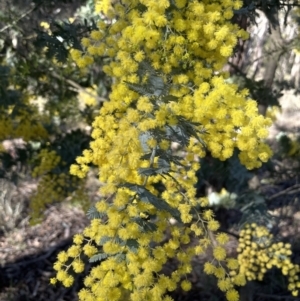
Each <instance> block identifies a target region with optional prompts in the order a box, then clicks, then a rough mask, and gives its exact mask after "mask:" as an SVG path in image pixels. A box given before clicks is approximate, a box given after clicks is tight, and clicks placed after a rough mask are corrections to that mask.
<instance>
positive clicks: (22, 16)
mask: <svg viewBox="0 0 300 301" xmlns="http://www.w3.org/2000/svg"><path fill="white" fill-rule="evenodd" d="M43 2H44V1H41V2H40V3H39V4H37V5H35V6H33V7H32V8H30V9H29V10H27V11H26V12H24V13H23V14H21V16H20V17H18V18H17V19H16V20H14V21H13V22H11V23H10V24H7V25H6V26H4V27H2V28H1V29H0V33H1V32H3V31H5V30H6V29H8V28H10V27H12V26H14V25H16V24H17V23H18V22H19V21H20V20H21V19H23V18H25V17H26V16H27V15H29V14H31V13H32V12H33V11H34V10H36V9H37V8H38V7H39V6H40V5H42V3H43Z"/></svg>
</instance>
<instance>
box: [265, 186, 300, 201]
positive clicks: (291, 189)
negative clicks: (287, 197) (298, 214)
mask: <svg viewBox="0 0 300 301" xmlns="http://www.w3.org/2000/svg"><path fill="white" fill-rule="evenodd" d="M299 191H300V184H295V185H293V186H291V187H289V188H287V189H284V190H282V191H280V192H278V193H275V194H273V195H272V196H270V197H269V198H268V200H269V201H270V200H273V199H275V198H277V197H279V196H281V195H284V194H295V193H296V192H299Z"/></svg>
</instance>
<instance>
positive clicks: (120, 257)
mask: <svg viewBox="0 0 300 301" xmlns="http://www.w3.org/2000/svg"><path fill="white" fill-rule="evenodd" d="M114 257H115V258H116V260H117V262H122V261H124V260H125V259H126V255H125V254H123V253H118V254H116V255H115V256H114Z"/></svg>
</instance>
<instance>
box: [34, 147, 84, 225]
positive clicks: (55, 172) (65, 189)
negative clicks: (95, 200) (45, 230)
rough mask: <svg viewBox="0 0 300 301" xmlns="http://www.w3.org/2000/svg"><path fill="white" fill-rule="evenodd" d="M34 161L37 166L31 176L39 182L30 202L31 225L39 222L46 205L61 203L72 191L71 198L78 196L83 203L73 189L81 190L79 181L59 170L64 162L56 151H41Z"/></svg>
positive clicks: (82, 196) (77, 192) (79, 192)
mask: <svg viewBox="0 0 300 301" xmlns="http://www.w3.org/2000/svg"><path fill="white" fill-rule="evenodd" d="M36 159H37V162H38V165H37V166H36V167H35V168H34V169H33V172H32V176H33V177H34V178H38V180H39V182H38V187H37V190H36V192H35V193H34V195H33V196H32V198H31V200H30V209H31V224H35V223H37V222H39V221H40V220H41V216H42V213H43V211H44V209H45V208H46V206H47V205H48V204H51V203H56V202H62V201H63V200H64V199H65V198H66V197H67V196H68V195H69V194H70V192H71V191H73V193H72V195H73V197H75V198H78V194H80V196H81V199H82V201H84V195H83V194H82V191H76V189H74V187H78V186H79V187H78V188H79V189H80V190H82V189H83V187H82V185H80V180H79V179H78V178H76V177H73V176H71V175H69V174H67V173H66V172H63V171H62V170H61V165H64V162H62V160H61V157H60V156H59V155H58V154H57V153H56V151H54V150H48V149H46V148H45V149H42V150H41V151H40V152H39V154H38V155H37V157H36ZM74 190H75V191H74ZM45 196H47V197H45Z"/></svg>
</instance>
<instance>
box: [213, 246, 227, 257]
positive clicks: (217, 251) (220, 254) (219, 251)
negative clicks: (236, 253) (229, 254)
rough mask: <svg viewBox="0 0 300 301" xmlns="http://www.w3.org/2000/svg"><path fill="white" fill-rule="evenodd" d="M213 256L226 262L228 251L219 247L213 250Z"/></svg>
mask: <svg viewBox="0 0 300 301" xmlns="http://www.w3.org/2000/svg"><path fill="white" fill-rule="evenodd" d="M213 255H214V257H215V258H216V259H217V260H224V259H225V257H226V250H225V249H224V248H223V247H221V246H217V247H215V248H214V250H213Z"/></svg>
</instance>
